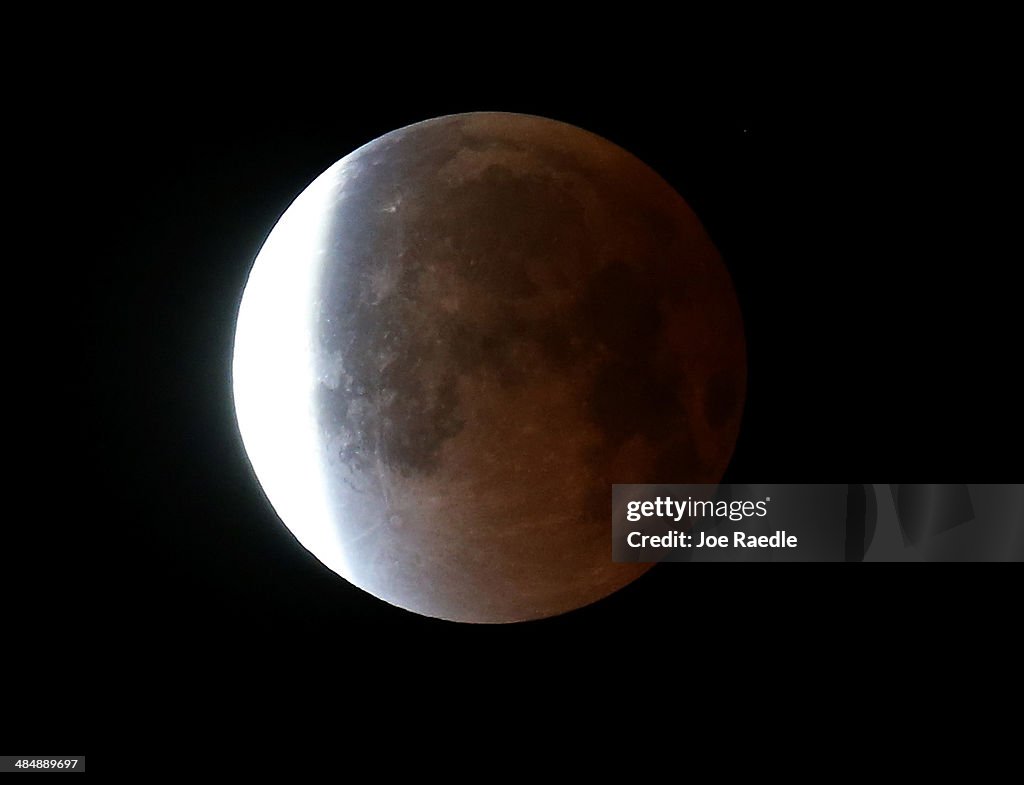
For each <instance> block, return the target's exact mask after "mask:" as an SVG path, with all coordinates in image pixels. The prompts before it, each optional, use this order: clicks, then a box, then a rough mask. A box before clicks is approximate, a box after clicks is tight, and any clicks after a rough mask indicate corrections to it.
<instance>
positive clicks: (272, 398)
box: [234, 113, 746, 622]
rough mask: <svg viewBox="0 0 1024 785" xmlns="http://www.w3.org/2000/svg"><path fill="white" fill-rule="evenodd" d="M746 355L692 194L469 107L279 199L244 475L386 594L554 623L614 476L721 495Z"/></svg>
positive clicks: (582, 584)
mask: <svg viewBox="0 0 1024 785" xmlns="http://www.w3.org/2000/svg"><path fill="white" fill-rule="evenodd" d="M745 384H746V360H745V353H744V342H743V330H742V324H741V320H740V313H739V308H738V305H737V302H736V298H735V295H734V293H733V289H732V285H731V282H730V280H729V276H728V273H727V271H726V269H725V267H724V265H723V264H722V261H721V259H720V258H719V255H718V253H717V252H716V250H715V248H714V247H713V245H712V244H711V242H710V240H709V239H708V237H707V235H706V233H705V232H704V230H703V228H702V227H701V225H700V223H699V222H698V220H697V218H696V217H695V216H694V214H693V212H692V211H691V210H690V209H689V207H687V205H686V204H685V202H683V200H682V199H681V198H680V197H679V195H678V194H676V193H675V192H674V191H673V190H672V189H671V188H670V187H669V186H668V185H667V184H666V183H665V182H664V181H663V180H662V179H661V178H659V177H658V176H657V175H656V174H655V173H654V172H653V171H651V170H650V169H649V168H648V167H647V166H645V165H644V164H643V163H641V162H640V161H639V160H637V159H636V158H634V157H633V156H631V155H630V154H628V153H626V152H625V151H623V150H622V149H620V148H619V147H616V146H615V145H613V144H611V143H610V142H608V141H606V140H604V139H601V138H599V137H597V136H594V135H592V134H590V133H587V132H586V131H582V130H580V129H578V128H575V127H573V126H569V125H565V124H562V123H558V122H555V121H552V120H546V119H542V118H538V117H529V116H524V115H514V114H500V113H479V114H466V115H455V116H450V117H441V118H437V119H434V120H428V121H426V122H423V123H419V124H417V125H413V126H409V127H407V128H403V129H400V130H398V131H394V132H392V133H389V134H387V135H385V136H382V137H381V138H379V139H376V140H375V141H373V142H371V143H369V144H367V145H365V146H364V147H361V148H360V149H358V150H356V151H355V152H353V153H351V154H350V155H348V156H346V157H345V158H343V159H342V160H340V161H338V162H337V163H336V164H335V165H334V166H332V167H331V168H330V169H328V170H327V171H326V172H324V173H323V174H322V175H321V176H320V177H319V178H317V179H316V181H314V182H313V183H312V184H311V185H310V186H309V187H308V188H307V189H306V190H305V191H304V192H303V193H302V194H301V195H300V196H299V197H298V198H297V199H296V200H295V202H294V203H293V204H292V205H291V207H289V208H288V210H287V212H285V214H284V215H283V216H282V218H281V220H280V221H279V222H278V224H277V226H275V227H274V230H273V232H272V233H271V234H270V236H269V237H268V239H267V241H266V243H265V245H264V247H263V249H262V250H261V251H260V254H259V256H258V257H257V259H256V262H255V264H254V266H253V269H252V272H251V274H250V276H249V281H248V283H247V285H246V288H245V293H244V295H243V298H242V303H241V307H240V310H239V315H238V325H237V330H236V335H235V353H234V395H235V406H236V410H237V415H238V422H239V427H240V429H241V434H242V438H243V441H244V443H245V448H246V450H247V452H248V454H249V458H250V460H251V461H252V465H253V468H254V469H255V472H256V475H257V477H258V478H259V480H260V482H261V484H262V485H263V488H264V490H265V491H266V494H267V496H268V498H269V499H270V501H271V503H272V504H273V505H274V508H275V509H276V510H277V512H278V514H279V515H280V516H281V518H282V520H283V521H284V522H285V524H286V525H287V526H288V527H289V529H291V531H292V532H293V533H294V534H295V536H296V537H297V538H298V540H299V541H300V542H301V543H302V544H303V545H304V546H305V547H306V548H308V549H309V550H310V551H311V552H312V553H313V554H314V555H315V556H316V557H317V558H319V559H320V560H321V561H322V562H323V563H324V564H326V565H327V566H328V567H329V568H331V569H332V570H334V571H335V572H337V573H338V574H340V575H342V576H343V577H345V578H346V579H347V580H349V581H351V582H352V583H354V584H355V585H356V586H359V587H361V588H363V589H365V590H366V591H368V592H370V593H372V594H374V595H375V596H377V597H380V598H381V599H384V600H386V601H388V602H390V603H393V604H394V605H398V606H400V607H402V608H407V609H409V610H412V611H415V612H417V613H421V614H425V615H428V616H435V617H440V618H444V619H453V620H458V621H469V622H511V621H520V620H525V619H534V618H540V617H544V616H551V615H555V614H558V613H563V612H565V611H568V610H572V609H574V608H578V607H580V606H582V605H585V604H587V603H590V602H593V601H594V600H597V599H599V598H601V597H603V596H605V595H607V594H610V593H611V592H613V591H615V590H616V589H618V588H620V587H622V586H624V585H625V584H627V583H629V582H630V581H632V580H633V579H635V578H636V577H638V576H639V575H640V574H641V573H643V572H644V571H645V570H646V569H647V568H648V565H637V564H616V563H613V562H612V559H611V514H610V509H611V485H612V483H661V482H665V483H669V482H690V483H698V482H708V483H710V482H717V481H718V480H719V479H720V478H721V475H722V473H723V472H724V470H725V467H726V464H727V463H728V461H729V458H730V455H731V453H732V449H733V445H734V443H735V439H736V434H737V430H738V428H739V420H740V414H741V410H742V404H743V398H744V391H745Z"/></svg>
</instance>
